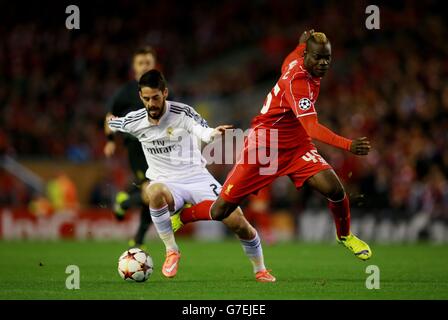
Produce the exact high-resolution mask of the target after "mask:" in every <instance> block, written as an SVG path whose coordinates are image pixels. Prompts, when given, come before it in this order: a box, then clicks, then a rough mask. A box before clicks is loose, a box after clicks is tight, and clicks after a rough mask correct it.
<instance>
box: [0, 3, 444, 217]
mask: <svg viewBox="0 0 448 320" xmlns="http://www.w3.org/2000/svg"><path fill="white" fill-rule="evenodd" d="M367 5H368V3H367V2H365V1H338V2H329V3H327V2H324V1H309V2H303V1H274V0H264V1H219V2H215V1H195V2H192V3H187V2H179V1H174V0H169V1H157V2H155V3H151V2H146V1H137V0H129V1H124V0H123V1H117V2H116V4H115V5H110V6H109V5H104V3H103V2H99V4H98V6H95V1H93V2H89V3H86V4H84V5H81V6H80V10H81V29H80V30H71V31H70V30H67V29H66V28H65V26H64V19H65V15H64V13H63V12H64V11H61V12H62V13H61V12H57V13H56V12H55V13H54V15H55V16H57V15H62V16H61V17H59V18H57V19H56V18H51V16H52V15H50V14H48V15H45V17H49V18H48V20H46V19H47V18H45V19H44V18H43V16H41V19H37V18H32V17H33V12H34V14H39V13H42V12H43V10H44V9H42V8H41V7H40V6H39V3H30V4H29V7H28V8H26V9H25V12H24V13H22V10H20V12H19V9H21V8H19V7H17V6H10V5H5V4H3V5H1V7H2V8H1V9H2V15H4V16H5V17H4V18H3V17H2V25H1V26H0V39H2V40H1V41H0V110H1V117H0V154H8V155H10V156H13V157H15V158H17V159H20V158H24V157H26V158H48V159H56V158H58V159H68V160H69V161H75V162H86V161H104V162H105V163H106V160H105V159H104V156H103V146H104V143H105V137H104V134H103V120H104V115H105V113H106V111H107V110H106V107H105V105H106V101H107V100H108V98H109V97H110V96H111V94H112V93H113V92H114V90H116V89H117V88H118V87H119V86H120V84H122V83H123V82H124V81H126V80H128V79H129V76H130V73H129V62H130V55H131V53H132V51H133V50H134V49H135V48H136V47H138V46H140V45H142V44H150V45H152V46H153V47H154V48H156V50H157V54H158V58H159V62H160V68H161V69H162V70H163V71H164V73H165V75H166V77H167V79H168V81H169V83H170V87H171V90H172V92H173V95H174V96H175V98H176V99H179V100H181V101H187V102H189V101H192V102H195V101H207V100H213V101H216V100H220V99H224V100H225V99H227V98H228V97H232V96H233V95H236V94H239V93H240V92H246V93H249V94H250V92H252V91H253V92H256V91H257V89H259V88H260V86H262V87H263V88H266V89H265V90H264V93H263V96H261V97H260V96H259V95H257V96H255V95H254V99H253V102H252V106H248V107H247V108H243V109H244V110H241V106H236V105H230V104H229V105H228V106H227V107H226V108H228V109H225V111H221V112H225V113H226V114H227V117H228V118H226V119H225V120H226V121H231V122H232V123H233V124H235V125H236V126H239V127H242V128H247V127H248V126H249V122H250V120H251V118H252V117H253V116H254V115H256V114H257V113H258V112H259V110H260V108H261V106H262V104H263V99H264V96H265V95H266V94H267V93H268V92H269V90H270V87H271V86H272V85H273V84H274V83H275V81H276V79H277V77H278V76H279V70H280V66H281V63H282V59H283V58H284V57H285V56H286V55H287V54H288V53H289V52H290V51H291V50H292V49H293V48H294V47H295V45H296V44H297V41H298V37H299V35H300V33H301V32H302V31H303V30H305V29H309V28H314V29H316V30H320V31H323V32H325V33H326V34H327V36H328V37H329V39H330V41H331V42H332V49H333V62H332V67H331V71H330V72H329V74H328V75H327V77H326V78H324V79H323V80H322V87H321V91H320V92H321V93H320V97H319V99H318V102H317V110H318V115H319V119H320V121H321V122H322V123H323V124H325V125H327V126H329V127H330V128H332V129H333V130H334V131H335V132H337V133H340V134H341V135H344V136H346V137H350V138H355V137H360V136H366V137H368V138H369V139H370V140H371V142H372V145H373V151H372V152H371V154H370V155H369V156H368V157H365V158H357V157H353V156H351V155H349V154H347V153H344V152H342V151H339V150H335V149H332V148H331V147H328V146H324V145H322V144H318V147H319V148H320V151H321V153H322V154H323V155H324V157H325V158H326V159H327V160H328V161H329V162H330V163H331V164H332V165H333V166H334V168H335V169H336V171H337V172H338V173H339V174H340V176H341V178H342V179H343V180H344V184H345V185H346V187H347V190H348V192H349V193H350V194H351V197H352V203H353V204H354V206H358V207H359V208H362V209H363V210H366V211H371V212H376V213H378V214H385V215H390V216H399V217H403V216H408V215H412V214H414V213H416V212H419V211H424V212H426V213H428V214H430V215H431V216H432V217H435V218H441V219H448V182H447V180H448V179H447V177H448V60H447V59H446V56H448V42H447V41H446V39H447V37H448V32H447V31H448V28H447V27H446V23H445V22H444V21H446V18H447V17H446V13H444V12H446V11H444V10H443V9H442V8H440V7H439V6H438V4H436V2H435V1H418V2H417V1H403V2H401V1H398V2H395V1H394V2H391V3H385V4H384V5H382V4H380V5H379V6H380V10H381V11H380V12H381V29H380V30H367V29H366V27H365V19H366V17H367V15H366V14H365V7H366V6H367ZM8 6H10V7H8ZM45 10H48V11H50V12H52V11H51V10H52V9H51V7H50V8H45ZM19 16H20V17H19ZM17 17H19V18H17ZM62 18H64V19H62ZM238 52H253V54H250V55H249V58H248V59H246V60H245V61H244V63H241V64H240V65H238V68H236V67H235V66H234V65H232V64H231V63H229V64H227V66H225V67H222V66H219V67H215V68H213V66H214V65H215V63H216V61H218V60H219V59H225V57H227V56H232V55H233V54H236V53H238ZM204 66H211V70H212V71H211V72H209V73H208V75H207V77H206V78H205V79H204V78H201V82H200V85H198V83H195V82H194V80H193V78H194V77H195V71H196V70H198V69H201V68H204ZM190 77H191V78H192V79H189V78H190ZM176 79H177V80H176ZM214 110H215V109H210V110H207V112H206V113H207V115H206V116H207V117H208V120H209V121H208V122H209V123H210V124H211V125H217V124H218V123H220V122H222V117H220V116H219V115H218V114H216V113H214ZM201 111H203V110H202V109H201ZM218 119H219V120H218ZM118 157H121V158H122V159H124V160H123V161H122V162H110V161H109V162H108V163H106V165H105V167H106V168H107V169H108V170H110V174H112V175H113V174H114V170H115V169H114V168H116V167H119V166H120V165H117V163H119V164H123V163H124V164H125V163H126V159H125V156H124V154H123V150H122V152H121V153H119V155H118ZM213 169H214V172H216V173H217V174H218V175H219V176H220V180H221V181H222V180H223V179H224V178H225V172H224V171H225V170H227V169H228V168H227V167H225V170H224V169H222V168H221V169H219V168H216V167H214V168H213ZM284 183H285V182H284V180H280V181H279V182H278V184H279V185H280V186H279V187H277V188H274V190H275V192H273V193H272V194H271V200H272V204H273V206H274V207H275V206H276V207H282V206H289V205H292V206H298V205H300V206H304V205H310V206H312V205H314V203H313V201H314V200H313V199H314V197H309V196H308V191H307V190H306V189H305V190H304V191H302V192H301V194H300V195H297V193H294V192H290V190H289V189H290V188H291V185H287V186H285V187H284V189H282V188H283V187H282V184H284ZM99 184H101V182H100V183H99ZM288 188H289V189H288ZM100 190H101V188H98V186H96V188H95V191H94V192H95V196H92V199H96V200H93V201H94V202H101V201H103V200H101V196H100V194H101V192H100ZM279 190H285V192H280V191H279ZM288 190H289V191H288ZM29 198H30V196H29V195H27V191H26V187H25V186H23V185H22V183H21V182H20V181H18V180H16V179H14V178H13V177H12V176H10V175H9V174H8V173H6V172H5V171H2V169H0V205H20V204H23V202H26V201H29ZM316 199H317V198H316ZM305 200H307V201H305ZM315 201H316V203H317V204H318V205H322V204H324V202H319V200H315Z"/></svg>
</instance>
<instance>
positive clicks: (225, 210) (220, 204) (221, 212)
mask: <svg viewBox="0 0 448 320" xmlns="http://www.w3.org/2000/svg"><path fill="white" fill-rule="evenodd" d="M237 207H238V205H236V204H233V203H230V202H226V201H224V200H223V199H221V198H218V199H217V200H216V201H215V202H214V203H213V206H212V208H211V216H212V218H213V220H218V221H222V220H224V219H225V218H227V217H228V216H230V214H231V213H232V212H233V211H234V210H235V209H236V208H237Z"/></svg>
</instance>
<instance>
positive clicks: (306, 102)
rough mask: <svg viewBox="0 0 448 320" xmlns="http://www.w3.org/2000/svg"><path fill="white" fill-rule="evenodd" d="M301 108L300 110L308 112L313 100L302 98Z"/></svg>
mask: <svg viewBox="0 0 448 320" xmlns="http://www.w3.org/2000/svg"><path fill="white" fill-rule="evenodd" d="M299 108H300V110H303V111H306V110H308V109H309V108H311V100H310V99H308V98H302V99H300V101H299Z"/></svg>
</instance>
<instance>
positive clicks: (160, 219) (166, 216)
mask: <svg viewBox="0 0 448 320" xmlns="http://www.w3.org/2000/svg"><path fill="white" fill-rule="evenodd" d="M149 212H150V213H151V218H152V222H153V223H154V226H155V227H156V230H157V233H158V234H159V237H160V239H162V241H163V243H164V244H165V248H166V251H179V247H178V246H177V244H176V239H175V238H174V232H173V227H172V226H171V219H170V212H169V211H168V205H165V206H164V207H163V208H159V209H154V208H149Z"/></svg>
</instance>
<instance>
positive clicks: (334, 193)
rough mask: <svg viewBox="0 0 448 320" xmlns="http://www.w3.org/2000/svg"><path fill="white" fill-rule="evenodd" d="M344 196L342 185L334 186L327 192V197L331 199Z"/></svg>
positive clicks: (340, 198) (338, 198)
mask: <svg viewBox="0 0 448 320" xmlns="http://www.w3.org/2000/svg"><path fill="white" fill-rule="evenodd" d="M344 196H345V190H344V187H343V186H342V185H339V186H338V187H335V188H334V189H332V190H331V191H330V192H329V194H328V196H327V198H328V199H330V200H332V201H339V200H342V199H344Z"/></svg>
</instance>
